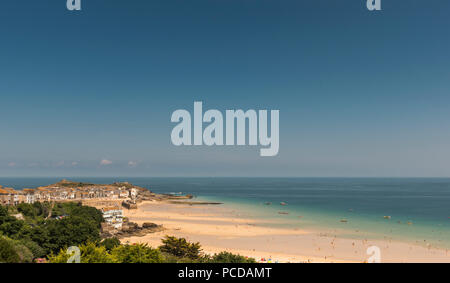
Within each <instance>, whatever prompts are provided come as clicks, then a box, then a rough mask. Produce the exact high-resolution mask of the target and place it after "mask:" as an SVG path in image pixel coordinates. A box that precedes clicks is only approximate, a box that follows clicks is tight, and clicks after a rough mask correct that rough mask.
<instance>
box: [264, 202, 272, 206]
mask: <svg viewBox="0 0 450 283" xmlns="http://www.w3.org/2000/svg"><path fill="white" fill-rule="evenodd" d="M264 204H265V205H271V204H272V203H271V202H266V203H264Z"/></svg>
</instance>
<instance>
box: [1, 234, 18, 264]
mask: <svg viewBox="0 0 450 283" xmlns="http://www.w3.org/2000/svg"><path fill="white" fill-rule="evenodd" d="M0 262H2V263H16V262H20V257H19V254H18V253H17V251H16V249H15V247H14V244H13V243H12V242H11V241H9V240H7V239H6V238H5V237H0Z"/></svg>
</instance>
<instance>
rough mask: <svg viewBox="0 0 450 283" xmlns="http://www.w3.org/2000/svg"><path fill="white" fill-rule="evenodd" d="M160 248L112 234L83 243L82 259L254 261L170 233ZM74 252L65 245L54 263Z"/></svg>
mask: <svg viewBox="0 0 450 283" xmlns="http://www.w3.org/2000/svg"><path fill="white" fill-rule="evenodd" d="M162 242H163V244H162V245H161V246H160V247H159V248H156V249H155V248H152V247H149V246H148V245H147V244H133V245H130V244H121V243H120V241H119V240H118V239H116V238H109V239H105V240H103V241H100V242H97V243H94V242H88V243H86V244H83V245H81V246H79V249H80V254H79V255H80V257H79V259H80V262H81V263H254V262H255V260H254V259H253V258H246V257H244V256H241V255H236V254H232V253H229V252H221V253H219V254H214V255H212V256H210V255H206V254H203V253H202V252H201V246H200V244H199V243H190V242H188V241H186V239H184V238H176V237H171V236H166V237H165V238H164V239H163V240H162ZM73 255H74V253H73V252H71V251H68V250H67V249H61V250H60V252H59V253H58V254H56V255H54V254H52V255H50V256H49V261H50V262H52V263H66V262H70V261H71V260H70V259H71V258H72V257H73Z"/></svg>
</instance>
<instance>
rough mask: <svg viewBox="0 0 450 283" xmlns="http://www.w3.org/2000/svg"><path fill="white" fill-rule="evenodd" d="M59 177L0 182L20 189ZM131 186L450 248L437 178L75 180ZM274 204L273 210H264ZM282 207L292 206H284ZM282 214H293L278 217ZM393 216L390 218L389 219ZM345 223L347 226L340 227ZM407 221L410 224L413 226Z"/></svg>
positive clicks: (444, 191)
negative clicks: (126, 182) (282, 203)
mask: <svg viewBox="0 0 450 283" xmlns="http://www.w3.org/2000/svg"><path fill="white" fill-rule="evenodd" d="M59 179H61V178H20V179H19V178H0V184H1V185H3V186H11V187H14V188H17V189H20V188H24V187H37V186H40V185H45V184H50V183H54V182H56V181H58V180H59ZM70 179H72V180H75V181H81V182H82V181H84V182H93V183H112V182H114V181H128V182H131V183H133V184H135V185H138V186H142V187H146V188H149V189H150V190H152V191H154V192H157V193H171V192H175V193H176V192H183V193H191V194H194V195H195V196H196V197H198V198H199V199H207V200H216V201H222V202H225V203H226V205H227V206H230V207H235V208H236V209H237V210H239V211H242V212H243V213H245V214H248V215H249V216H251V217H257V218H260V219H266V220H267V221H266V222H267V225H271V226H289V227H299V228H309V229H317V230H318V231H324V232H327V233H339V234H340V235H344V236H348V237H356V238H367V237H371V238H392V239H397V240H403V241H409V242H417V243H420V244H425V243H432V244H433V245H438V246H442V247H447V248H450V218H449V217H450V179H443V178H442V179H439V178H83V177H80V178H70ZM266 202H271V203H272V204H271V205H265V203H266ZM280 202H286V203H287V204H288V205H286V206H281V205H280ZM280 211H283V212H287V213H289V214H279V212H280ZM384 216H390V217H391V219H384ZM341 219H347V222H346V223H343V222H340V220H341ZM408 222H409V223H410V224H408Z"/></svg>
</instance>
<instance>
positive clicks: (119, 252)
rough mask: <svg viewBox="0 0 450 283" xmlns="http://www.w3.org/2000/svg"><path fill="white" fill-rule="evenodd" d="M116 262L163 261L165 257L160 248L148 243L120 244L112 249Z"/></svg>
mask: <svg viewBox="0 0 450 283" xmlns="http://www.w3.org/2000/svg"><path fill="white" fill-rule="evenodd" d="M111 255H112V258H113V260H114V262H117V263H161V262H163V257H162V255H161V252H160V251H159V250H158V249H153V248H151V247H149V246H147V244H133V245H128V244H127V245H120V246H118V247H115V248H114V249H113V250H112V251H111Z"/></svg>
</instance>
